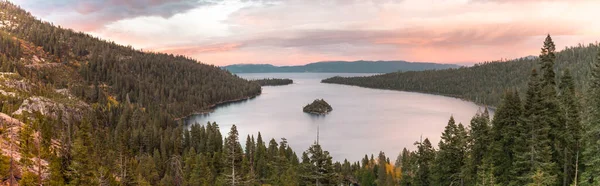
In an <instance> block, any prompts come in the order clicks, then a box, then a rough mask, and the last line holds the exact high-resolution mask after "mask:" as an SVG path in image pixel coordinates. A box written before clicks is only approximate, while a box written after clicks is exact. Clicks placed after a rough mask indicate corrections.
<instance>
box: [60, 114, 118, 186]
mask: <svg viewBox="0 0 600 186" xmlns="http://www.w3.org/2000/svg"><path fill="white" fill-rule="evenodd" d="M79 126H80V128H79V130H78V132H77V135H76V138H75V141H74V142H73V148H72V150H73V152H72V153H71V154H72V155H73V160H72V161H71V164H70V167H69V172H68V177H69V180H70V183H71V184H73V185H97V183H96V179H95V175H94V169H95V167H96V165H95V163H94V158H93V149H92V147H93V146H94V145H93V144H92V139H91V134H90V132H91V123H90V122H89V121H87V120H84V121H83V122H82V123H81V124H80V125H79ZM121 179H122V182H123V180H124V179H125V178H124V177H122V178H121Z"/></svg>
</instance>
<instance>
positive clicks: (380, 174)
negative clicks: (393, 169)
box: [377, 152, 387, 185]
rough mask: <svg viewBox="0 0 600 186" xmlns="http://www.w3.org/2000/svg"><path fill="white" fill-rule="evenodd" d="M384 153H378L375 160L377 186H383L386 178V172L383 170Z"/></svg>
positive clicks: (384, 164) (384, 163) (384, 165)
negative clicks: (376, 165)
mask: <svg viewBox="0 0 600 186" xmlns="http://www.w3.org/2000/svg"><path fill="white" fill-rule="evenodd" d="M385 159H386V158H385V153H383V152H379V156H378V158H377V162H378V164H379V166H378V167H377V185H385V183H386V178H387V171H386V170H385V167H386V163H387V162H386V161H385Z"/></svg>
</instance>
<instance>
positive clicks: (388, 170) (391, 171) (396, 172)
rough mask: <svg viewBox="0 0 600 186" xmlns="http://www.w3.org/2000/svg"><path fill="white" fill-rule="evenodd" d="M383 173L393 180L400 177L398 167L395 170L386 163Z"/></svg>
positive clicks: (400, 172) (400, 173)
mask: <svg viewBox="0 0 600 186" xmlns="http://www.w3.org/2000/svg"><path fill="white" fill-rule="evenodd" d="M385 172H386V174H389V175H392V177H394V179H400V178H401V177H402V171H401V170H400V167H398V168H396V167H394V165H392V164H389V163H386V164H385Z"/></svg>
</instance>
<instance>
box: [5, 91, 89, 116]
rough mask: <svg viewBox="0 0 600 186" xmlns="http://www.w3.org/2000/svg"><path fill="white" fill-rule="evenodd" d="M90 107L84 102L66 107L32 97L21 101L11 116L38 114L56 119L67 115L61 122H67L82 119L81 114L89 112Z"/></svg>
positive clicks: (42, 98)
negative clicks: (25, 113) (26, 113)
mask: <svg viewBox="0 0 600 186" xmlns="http://www.w3.org/2000/svg"><path fill="white" fill-rule="evenodd" d="M89 109H90V107H89V105H87V104H86V103H85V102H82V101H77V102H76V103H74V104H69V105H68V106H67V105H65V104H63V103H57V102H55V101H53V100H51V99H48V98H45V97H39V96H33V97H30V98H27V99H25V100H24V101H23V104H21V106H20V107H19V109H18V110H17V111H15V112H13V113H12V114H13V115H21V114H23V113H24V112H28V113H36V112H40V113H41V114H42V115H44V116H49V117H52V118H54V119H58V118H59V115H61V114H63V116H66V115H67V114H68V115H69V116H70V117H63V118H62V119H63V122H69V120H71V119H74V120H77V121H79V120H81V119H82V117H83V113H84V112H85V111H86V110H89Z"/></svg>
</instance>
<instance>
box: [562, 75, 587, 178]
mask: <svg viewBox="0 0 600 186" xmlns="http://www.w3.org/2000/svg"><path fill="white" fill-rule="evenodd" d="M559 90H560V94H559V95H560V96H559V99H560V102H561V108H562V112H563V114H564V115H565V122H566V123H565V127H566V128H565V129H564V132H563V135H564V136H563V139H565V140H566V141H565V144H566V145H565V146H564V148H563V149H564V151H563V158H564V162H563V165H562V169H563V178H562V180H563V186H566V185H570V184H571V183H573V182H577V181H576V180H575V179H576V178H575V172H576V171H579V170H576V169H579V167H580V165H579V164H580V163H579V162H578V159H579V155H580V154H581V153H580V151H581V148H580V146H581V137H582V133H583V128H582V125H581V117H580V113H579V112H580V106H579V100H578V99H577V95H576V91H575V83H574V81H573V77H572V76H571V71H570V70H569V69H566V70H565V71H564V73H563V75H562V77H561V80H560V85H559Z"/></svg>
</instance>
